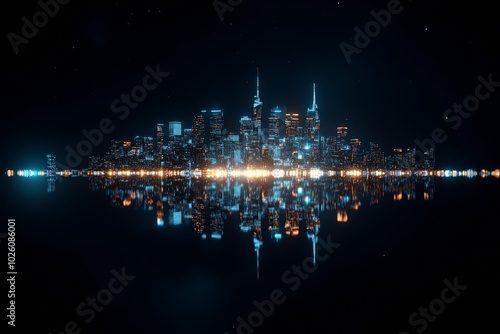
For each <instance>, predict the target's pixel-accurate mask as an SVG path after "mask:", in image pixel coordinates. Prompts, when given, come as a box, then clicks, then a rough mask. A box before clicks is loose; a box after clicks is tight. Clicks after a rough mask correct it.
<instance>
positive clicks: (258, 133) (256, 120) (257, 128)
mask: <svg viewBox="0 0 500 334" xmlns="http://www.w3.org/2000/svg"><path fill="white" fill-rule="evenodd" d="M252 122H253V132H252V139H251V148H252V153H251V159H252V160H255V161H257V160H260V159H261V154H260V153H261V152H260V148H261V146H262V101H261V100H260V96H259V68H257V93H256V95H255V96H254V102H253V119H252Z"/></svg>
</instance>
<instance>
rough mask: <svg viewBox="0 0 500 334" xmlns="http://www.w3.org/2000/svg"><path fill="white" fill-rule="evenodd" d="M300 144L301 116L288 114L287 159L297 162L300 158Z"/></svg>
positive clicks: (286, 129) (286, 123)
mask: <svg viewBox="0 0 500 334" xmlns="http://www.w3.org/2000/svg"><path fill="white" fill-rule="evenodd" d="M298 142H299V114H298V113H286V116H285V152H284V154H285V158H286V159H287V160H288V161H289V162H290V161H296V160H294V159H297V158H298V147H299V145H298Z"/></svg>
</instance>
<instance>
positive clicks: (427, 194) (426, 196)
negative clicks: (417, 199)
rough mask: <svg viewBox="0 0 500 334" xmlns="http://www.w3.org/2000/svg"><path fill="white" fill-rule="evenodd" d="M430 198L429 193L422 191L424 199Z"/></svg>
mask: <svg viewBox="0 0 500 334" xmlns="http://www.w3.org/2000/svg"><path fill="white" fill-rule="evenodd" d="M429 199H430V196H429V193H428V192H427V191H425V192H424V201H428V200H429Z"/></svg>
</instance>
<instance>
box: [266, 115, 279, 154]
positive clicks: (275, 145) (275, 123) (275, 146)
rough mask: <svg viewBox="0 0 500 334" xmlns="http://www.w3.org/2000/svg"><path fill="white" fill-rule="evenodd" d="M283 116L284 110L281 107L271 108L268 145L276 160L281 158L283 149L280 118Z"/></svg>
mask: <svg viewBox="0 0 500 334" xmlns="http://www.w3.org/2000/svg"><path fill="white" fill-rule="evenodd" d="M281 117H282V111H281V109H280V108H278V107H275V108H273V109H272V110H271V114H270V115H269V130H268V131H269V134H268V141H267V143H268V145H269V151H270V152H269V154H270V155H271V157H272V159H273V160H274V161H277V160H280V159H281V150H280V135H281V133H280V129H281V124H280V120H281Z"/></svg>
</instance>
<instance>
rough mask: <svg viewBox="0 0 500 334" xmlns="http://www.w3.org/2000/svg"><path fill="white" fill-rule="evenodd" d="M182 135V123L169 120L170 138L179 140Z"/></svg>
mask: <svg viewBox="0 0 500 334" xmlns="http://www.w3.org/2000/svg"><path fill="white" fill-rule="evenodd" d="M181 137H182V123H181V122H168V140H169V141H171V142H175V141H179V140H180V139H181Z"/></svg>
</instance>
